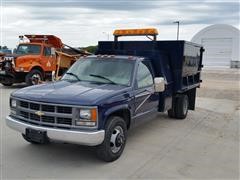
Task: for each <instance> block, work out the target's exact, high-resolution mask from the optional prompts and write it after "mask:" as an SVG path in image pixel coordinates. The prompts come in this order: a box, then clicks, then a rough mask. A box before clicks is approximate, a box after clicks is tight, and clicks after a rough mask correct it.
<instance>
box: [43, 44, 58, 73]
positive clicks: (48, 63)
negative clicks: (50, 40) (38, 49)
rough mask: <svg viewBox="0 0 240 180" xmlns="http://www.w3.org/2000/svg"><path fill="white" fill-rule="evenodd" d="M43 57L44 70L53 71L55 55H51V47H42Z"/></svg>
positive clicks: (54, 68)
mask: <svg viewBox="0 0 240 180" xmlns="http://www.w3.org/2000/svg"><path fill="white" fill-rule="evenodd" d="M42 57H43V59H42V65H43V67H44V70H45V71H55V70H56V56H55V55H52V53H51V47H47V46H45V47H44V48H43V56H42Z"/></svg>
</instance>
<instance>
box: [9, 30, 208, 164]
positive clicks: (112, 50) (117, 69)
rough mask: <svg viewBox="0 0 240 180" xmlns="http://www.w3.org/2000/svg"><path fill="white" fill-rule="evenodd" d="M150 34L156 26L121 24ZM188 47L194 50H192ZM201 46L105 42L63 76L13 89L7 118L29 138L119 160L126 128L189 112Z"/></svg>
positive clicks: (198, 80) (109, 159)
mask: <svg viewBox="0 0 240 180" xmlns="http://www.w3.org/2000/svg"><path fill="white" fill-rule="evenodd" d="M115 34H116V35H117V36H118V37H119V36H120V35H126V34H131V35H133V34H134V35H135V34H137V35H139V34H144V35H152V36H156V34H157V31H156V30H155V29H150V30H149V29H146V30H140V31H139V30H119V31H117V32H115ZM189 50H190V51H189ZM202 52H203V50H202V47H201V46H199V45H196V44H191V43H188V42H185V41H163V42H162V41H157V40H156V38H153V41H121V42H120V41H117V37H115V41H113V42H109V41H107V42H99V46H98V52H97V55H93V56H88V57H81V58H80V59H79V60H78V61H76V62H75V63H74V65H73V66H72V67H71V68H70V69H69V70H68V71H67V72H66V73H65V75H64V76H63V77H62V78H61V79H60V80H59V81H57V82H52V83H48V84H42V85H36V86H32V87H27V88H23V89H20V90H18V91H16V92H14V93H12V94H11V97H10V108H11V113H10V115H9V116H7V118H6V123H7V125H8V126H9V127H10V128H12V129H14V130H16V131H19V132H20V133H21V134H22V135H23V138H24V139H25V140H26V141H28V142H30V143H48V142H54V141H61V142H68V143H76V144H82V145H88V146H96V153H97V155H98V157H99V158H101V159H102V160H104V161H107V162H110V161H114V160H116V159H118V158H119V157H120V156H121V154H122V152H123V150H124V147H125V145H126V140H127V131H128V130H130V129H131V128H132V127H134V126H136V125H137V124H139V123H141V122H144V121H146V120H150V119H152V117H153V116H155V115H157V114H158V112H162V113H165V112H167V113H168V116H169V117H170V118H175V119H185V117H186V116H187V113H188V110H194V108H195V98H196V88H198V87H200V82H201V80H200V72H201V67H202V65H201V58H202Z"/></svg>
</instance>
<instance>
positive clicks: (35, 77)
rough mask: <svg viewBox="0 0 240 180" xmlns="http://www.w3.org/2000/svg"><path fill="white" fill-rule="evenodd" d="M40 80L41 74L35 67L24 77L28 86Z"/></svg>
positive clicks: (41, 79) (41, 78)
mask: <svg viewBox="0 0 240 180" xmlns="http://www.w3.org/2000/svg"><path fill="white" fill-rule="evenodd" d="M40 81H43V74H42V72H41V71H39V70H37V69H33V70H31V71H30V72H29V73H28V74H27V75H26V78H25V82H26V84H27V85H28V86H31V85H36V84H39V82H40Z"/></svg>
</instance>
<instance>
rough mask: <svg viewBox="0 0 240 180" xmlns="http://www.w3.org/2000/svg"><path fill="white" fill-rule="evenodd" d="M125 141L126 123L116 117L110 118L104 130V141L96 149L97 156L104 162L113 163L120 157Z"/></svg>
mask: <svg viewBox="0 0 240 180" xmlns="http://www.w3.org/2000/svg"><path fill="white" fill-rule="evenodd" d="M126 140H127V126H126V122H125V121H124V120H123V119H122V118H121V117H118V116H113V117H110V118H109V119H108V122H107V124H106V128H105V139H104V141H103V143H102V144H101V145H99V146H98V147H97V156H98V157H99V158H100V159H102V160H104V161H106V162H112V161H115V160H116V159H118V158H119V157H120V156H121V154H122V152H123V150H124V147H125V144H126Z"/></svg>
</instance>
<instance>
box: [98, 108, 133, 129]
mask: <svg viewBox="0 0 240 180" xmlns="http://www.w3.org/2000/svg"><path fill="white" fill-rule="evenodd" d="M130 109H131V108H130V107H129V105H128V104H121V105H117V106H114V107H111V108H109V109H107V110H106V111H105V112H103V115H102V119H103V122H102V124H101V126H102V127H101V128H104V126H105V124H106V122H107V119H108V117H109V116H110V115H111V114H113V113H114V112H117V111H119V110H129V111H130ZM130 114H131V111H130Z"/></svg>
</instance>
